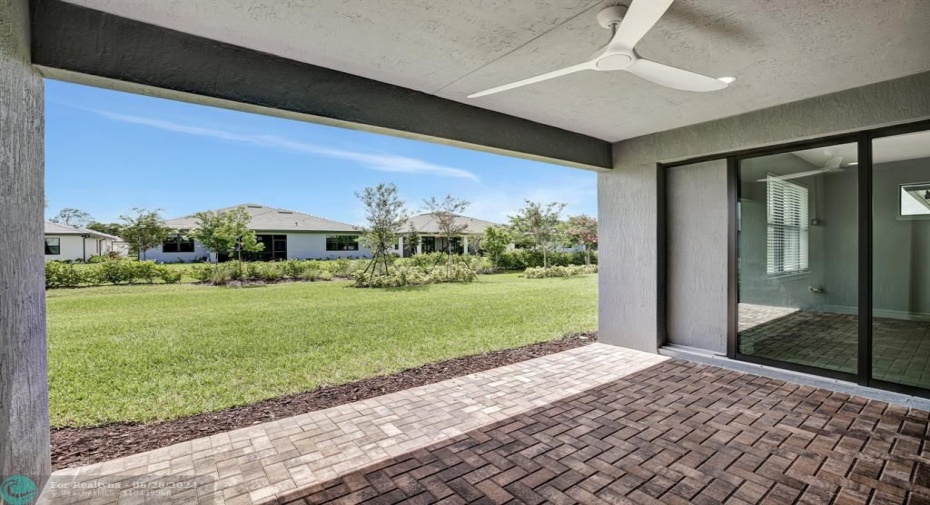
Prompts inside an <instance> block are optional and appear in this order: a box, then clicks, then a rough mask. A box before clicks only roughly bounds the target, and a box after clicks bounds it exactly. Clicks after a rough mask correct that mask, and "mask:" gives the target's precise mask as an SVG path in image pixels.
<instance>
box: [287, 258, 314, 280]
mask: <svg viewBox="0 0 930 505" xmlns="http://www.w3.org/2000/svg"><path fill="white" fill-rule="evenodd" d="M307 263H308V262H306V261H301V260H287V261H285V262H283V263H281V272H282V274H283V275H284V277H287V278H288V279H301V278H303V275H304V269H305V268H306V265H307Z"/></svg>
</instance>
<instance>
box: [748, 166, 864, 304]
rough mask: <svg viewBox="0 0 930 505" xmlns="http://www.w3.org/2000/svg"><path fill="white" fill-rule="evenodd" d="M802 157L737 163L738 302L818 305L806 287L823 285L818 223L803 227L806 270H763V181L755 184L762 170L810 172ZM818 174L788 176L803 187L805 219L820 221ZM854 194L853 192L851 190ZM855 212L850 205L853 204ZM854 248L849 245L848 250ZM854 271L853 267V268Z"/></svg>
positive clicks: (765, 231) (763, 173) (765, 247)
mask: <svg viewBox="0 0 930 505" xmlns="http://www.w3.org/2000/svg"><path fill="white" fill-rule="evenodd" d="M818 168H820V167H816V166H814V165H812V164H810V163H808V162H807V161H804V160H803V159H801V158H799V157H797V156H795V155H793V154H790V153H784V154H777V155H773V156H765V157H761V158H749V159H745V160H742V161H741V162H740V199H739V203H740V224H739V226H740V231H739V247H740V267H739V268H740V273H739V278H740V286H739V301H740V302H744V303H753V304H759V305H773V306H777V307H798V308H811V307H814V306H817V305H823V304H824V295H823V294H817V293H815V292H813V291H812V290H811V288H823V286H824V278H825V276H824V261H823V260H824V243H825V241H826V240H825V235H826V233H825V231H826V230H825V227H824V226H823V223H821V224H820V225H815V226H811V227H810V230H809V237H810V238H809V240H810V242H809V244H810V253H809V266H810V268H809V270H808V271H807V272H804V273H799V274H791V275H782V276H772V275H769V274H768V273H767V271H766V268H767V264H766V262H767V256H768V254H767V252H768V204H767V197H768V195H767V185H766V183H765V182H759V181H760V179H765V178H766V176H767V175H768V174H775V175H785V174H789V173H796V172H803V171H807V170H816V169H818ZM823 177H824V176H822V175H820V176H813V177H804V178H799V179H792V180H791V182H792V183H794V184H798V185H800V186H804V187H806V188H807V189H808V202H809V204H810V208H809V209H808V210H809V216H810V218H811V219H821V216H822V214H823V212H824V210H823V208H822V207H823V203H824V201H825V199H824V181H823ZM853 194H854V195H855V192H854V193H853ZM853 211H854V212H855V206H854V207H853ZM854 250H855V249H854ZM853 272H854V273H855V269H853Z"/></svg>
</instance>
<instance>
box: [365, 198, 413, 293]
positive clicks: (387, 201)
mask: <svg viewBox="0 0 930 505" xmlns="http://www.w3.org/2000/svg"><path fill="white" fill-rule="evenodd" d="M355 195H356V196H357V197H358V198H359V200H361V201H362V204H363V205H364V206H365V220H366V221H367V222H368V225H367V226H365V227H364V228H363V229H362V242H364V243H365V245H366V246H367V247H368V248H369V249H370V250H371V251H372V257H371V261H370V262H369V263H368V266H367V267H365V270H364V271H363V272H362V274H361V275H360V276H357V278H358V277H366V276H367V277H368V285H369V286H371V285H372V284H375V281H374V278H375V277H376V276H382V275H388V274H389V273H390V270H391V262H392V260H393V258H394V256H393V254H391V253H390V250H391V249H393V248H394V244H395V243H396V242H397V237H398V235H399V234H400V231H401V228H402V227H403V226H404V224H405V223H406V222H407V220H408V219H409V213H408V212H407V207H406V204H405V203H404V201H403V200H401V199H400V197H399V196H398V195H397V186H394V185H393V184H378V185H377V186H369V187H367V188H365V189H364V190H363V191H362V192H361V193H356V194H355ZM357 285H358V284H357Z"/></svg>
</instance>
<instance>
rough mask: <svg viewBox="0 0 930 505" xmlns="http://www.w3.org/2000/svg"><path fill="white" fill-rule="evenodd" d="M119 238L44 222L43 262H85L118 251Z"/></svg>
mask: <svg viewBox="0 0 930 505" xmlns="http://www.w3.org/2000/svg"><path fill="white" fill-rule="evenodd" d="M121 242H122V241H121V240H120V238H119V237H114V236H113V235H108V234H106V233H101V232H99V231H94V230H88V229H86V228H74V227H71V226H66V225H63V224H58V223H52V222H50V221H46V222H45V261H56V260H57V261H74V260H84V261H86V260H87V259H88V258H90V257H91V256H97V255H100V254H107V253H109V252H111V251H116V250H118V246H117V244H118V243H121Z"/></svg>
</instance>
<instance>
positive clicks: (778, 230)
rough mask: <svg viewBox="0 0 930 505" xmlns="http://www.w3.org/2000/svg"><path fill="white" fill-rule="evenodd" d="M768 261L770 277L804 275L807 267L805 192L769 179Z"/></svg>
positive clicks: (778, 180) (774, 178)
mask: <svg viewBox="0 0 930 505" xmlns="http://www.w3.org/2000/svg"><path fill="white" fill-rule="evenodd" d="M766 183H767V196H768V260H767V266H766V271H767V273H769V274H770V275H779V274H787V273H794V272H803V271H806V270H807V269H808V267H809V241H810V218H809V216H808V213H809V209H810V206H809V202H808V200H809V192H808V189H807V188H806V187H804V186H801V185H800V184H795V183H793V182H789V181H786V180H784V179H779V178H778V177H776V176H772V175H769V177H768V178H767V179H766Z"/></svg>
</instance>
